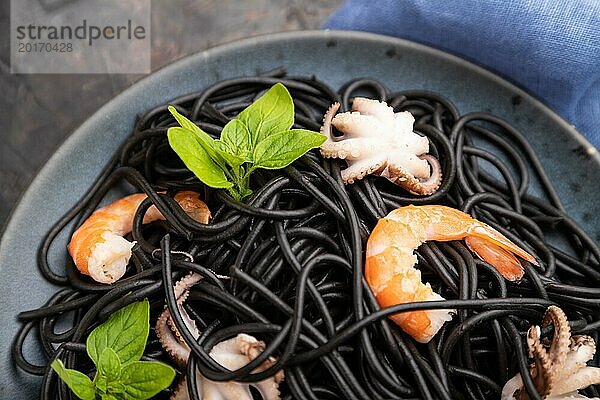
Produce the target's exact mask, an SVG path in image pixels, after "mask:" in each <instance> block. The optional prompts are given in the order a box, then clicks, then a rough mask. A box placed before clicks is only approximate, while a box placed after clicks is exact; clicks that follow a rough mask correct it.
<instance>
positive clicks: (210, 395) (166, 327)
mask: <svg viewBox="0 0 600 400" xmlns="http://www.w3.org/2000/svg"><path fill="white" fill-rule="evenodd" d="M201 279H202V277H201V276H200V275H199V274H197V273H192V274H190V275H187V276H185V277H183V278H182V279H181V280H180V281H179V282H177V283H176V284H175V288H174V291H175V298H176V299H177V307H178V309H179V312H180V313H181V316H182V317H183V320H184V322H185V325H186V327H187V328H188V329H189V331H190V332H191V333H192V335H193V336H194V337H195V338H198V337H199V336H200V332H199V330H198V328H197V326H196V323H195V322H194V320H193V319H192V318H190V316H189V315H188V314H187V312H186V311H185V309H184V308H183V303H184V302H185V301H186V299H187V297H188V295H189V289H190V288H191V287H192V286H193V285H195V284H196V283H198V282H199V281H200V280H201ZM155 331H156V336H158V339H159V340H160V343H161V345H162V346H163V348H164V349H165V350H166V351H167V353H168V354H169V356H171V358H172V359H173V360H174V361H175V362H176V363H177V364H178V365H180V366H181V367H185V365H186V364H187V361H188V358H189V355H190V348H189V347H188V346H187V345H186V344H185V342H184V340H183V338H182V337H181V335H180V333H179V331H178V330H177V328H176V327H175V323H174V322H173V319H172V317H171V313H170V311H169V309H168V308H165V310H164V311H163V312H162V314H161V315H160V316H159V317H158V321H157V322H156V328H155ZM264 349H265V343H264V342H262V341H259V340H257V339H256V338H254V337H253V336H250V335H246V334H239V335H237V336H236V337H234V338H232V339H229V340H225V341H222V342H220V343H217V344H216V345H215V346H214V347H213V348H212V350H211V351H210V352H209V354H210V356H211V357H212V358H213V359H214V360H215V361H216V362H218V363H219V364H221V365H222V366H223V367H225V368H228V369H230V370H235V369H239V368H241V367H243V366H244V365H246V364H248V363H249V362H251V361H252V360H254V359H255V358H256V357H258V356H259V355H260V354H261V353H262V352H263V351H264ZM275 361H276V360H275V359H274V358H273V357H269V358H268V359H267V360H265V362H264V363H263V364H262V365H261V366H260V367H259V368H257V370H256V372H258V371H262V370H265V369H266V368H268V367H270V366H271V365H272V364H273V363H274V362H275ZM196 374H197V382H198V390H199V392H200V393H199V397H200V398H201V399H204V400H221V399H238V400H252V399H253V397H252V393H251V392H250V386H254V387H255V388H256V389H257V390H258V391H259V392H260V394H261V395H262V398H263V399H264V400H279V399H280V393H279V383H280V382H281V381H282V380H283V371H279V372H278V373H277V374H275V375H274V376H272V377H271V378H269V379H266V380H264V381H260V382H253V383H238V382H233V381H232V382H214V381H210V380H208V379H206V378H205V377H204V376H202V375H201V374H200V373H199V372H197V371H196ZM188 394H189V393H188V387H187V379H186V378H185V377H184V378H183V379H182V380H181V382H180V383H179V384H178V385H177V388H176V389H175V391H174V392H173V395H172V396H171V400H188V399H189V395H188Z"/></svg>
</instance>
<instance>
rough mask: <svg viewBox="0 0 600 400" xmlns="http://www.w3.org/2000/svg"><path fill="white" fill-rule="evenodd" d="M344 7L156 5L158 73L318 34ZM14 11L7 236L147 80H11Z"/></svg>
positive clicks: (227, 0)
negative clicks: (84, 126)
mask: <svg viewBox="0 0 600 400" xmlns="http://www.w3.org/2000/svg"><path fill="white" fill-rule="evenodd" d="M40 1H44V2H46V3H47V2H48V1H49V0H40ZM74 1H81V0H74ZM53 3H56V4H58V3H59V2H58V1H54V0H53ZM341 3H342V0H293V1H285V0H244V1H240V0H196V1H193V0H152V32H151V35H152V36H151V37H152V55H151V57H152V70H153V71H154V70H156V69H158V68H160V67H162V66H164V65H165V64H168V63H170V62H172V61H174V60H177V59H179V58H181V57H184V56H185V55H188V54H191V53H194V52H197V51H200V50H204V49H207V48H209V47H213V46H216V45H218V44H221V43H226V42H230V41H233V40H237V39H241V38H246V37H250V36H256V35H261V34H267V33H273V32H283V31H294V30H305V29H318V28H319V27H320V26H321V24H322V23H323V21H324V20H325V19H326V18H327V16H328V15H329V14H331V13H332V12H333V10H334V9H335V8H337V7H338V6H339V5H340V4H341ZM69 4H72V1H71V2H67V3H64V5H62V7H69ZM9 5H10V2H9V0H1V1H0V29H1V30H0V32H2V33H1V34H0V231H1V230H2V229H1V228H2V226H3V225H4V224H5V223H6V221H7V218H8V216H9V214H10V210H11V209H12V208H13V207H14V206H15V204H16V202H17V200H18V199H19V197H20V195H21V193H22V192H23V191H24V190H25V189H26V188H27V185H28V183H29V182H30V181H31V179H33V178H34V177H35V174H36V172H37V171H38V170H39V169H40V168H41V167H42V166H43V164H44V163H45V161H46V160H47V159H48V158H49V157H50V155H52V153H53V152H54V151H55V150H56V149H57V148H58V146H60V144H61V143H62V141H63V140H64V139H65V138H66V137H67V136H68V135H69V134H71V133H72V132H73V130H74V129H76V128H77V127H78V126H79V125H80V124H81V123H82V122H83V121H85V120H86V119H87V118H88V117H89V116H90V115H91V114H93V113H94V111H96V110H97V109H98V108H99V107H100V106H101V105H103V104H104V103H106V102H107V101H108V100H110V99H111V98H112V97H114V96H115V95H117V94H118V93H120V92H121V91H123V90H124V89H125V88H127V87H128V86H130V85H131V84H132V83H134V82H135V81H137V80H139V79H141V78H143V77H144V76H143V75H120V74H117V75H101V74H93V75H83V74H78V75H75V74H73V75H71V74H69V75H48V74H36V75H14V74H11V73H10V53H9V52H10V35H9V28H10V26H9V25H10V8H9V7H10V6H9ZM40 204H43V199H40Z"/></svg>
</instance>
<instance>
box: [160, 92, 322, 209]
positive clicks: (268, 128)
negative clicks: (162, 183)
mask: <svg viewBox="0 0 600 400" xmlns="http://www.w3.org/2000/svg"><path fill="white" fill-rule="evenodd" d="M169 111H170V112H171V114H172V115H173V117H175V119H176V120H177V122H178V123H179V125H180V126H179V127H172V128H169V130H168V132H167V135H168V138H169V144H170V145H171V148H172V149H173V150H174V151H175V153H177V155H178V156H179V158H181V160H182V161H183V163H184V164H185V165H186V167H187V168H188V169H189V170H190V171H192V172H193V173H194V174H195V175H196V176H197V177H198V179H200V180H201V181H202V182H204V183H205V184H206V185H208V186H210V187H213V188H218V189H227V190H228V191H229V193H231V195H232V196H233V197H234V198H235V199H237V200H238V201H241V200H242V199H244V198H245V197H246V196H248V195H250V194H251V193H252V190H250V174H251V173H252V172H253V171H254V170H256V169H257V168H264V169H280V168H284V167H287V166H288V165H290V164H291V163H292V162H294V161H295V160H297V159H298V158H300V157H301V156H302V155H303V154H305V153H306V152H307V151H309V150H310V149H314V148H316V147H319V146H320V145H321V144H323V142H325V136H323V135H321V134H320V133H318V132H313V131H309V130H306V129H291V128H292V125H293V124H294V102H293V101H292V96H290V93H289V92H288V90H287V89H286V88H285V86H283V85H282V84H281V83H277V84H275V85H273V87H271V88H270V89H269V90H268V91H267V92H266V93H265V94H264V95H262V96H261V97H260V98H259V99H258V100H256V101H255V102H254V103H252V104H251V105H250V106H248V107H247V108H246V109H244V110H243V111H242V112H240V113H239V114H238V115H237V117H236V118H234V119H232V120H231V121H229V122H228V123H227V125H225V127H224V128H223V130H222V132H221V137H220V138H219V139H213V138H212V137H210V136H209V135H208V134H207V133H206V132H204V131H203V130H202V129H200V127H199V126H197V125H196V124H195V123H193V122H192V121H190V120H189V119H187V118H186V117H184V116H183V115H181V114H180V113H179V112H177V110H176V109H175V108H174V107H172V106H170V107H169Z"/></svg>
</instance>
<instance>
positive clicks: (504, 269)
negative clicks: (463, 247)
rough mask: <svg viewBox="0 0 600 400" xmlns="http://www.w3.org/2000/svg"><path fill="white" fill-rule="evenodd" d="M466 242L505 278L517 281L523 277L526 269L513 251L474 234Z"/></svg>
mask: <svg viewBox="0 0 600 400" xmlns="http://www.w3.org/2000/svg"><path fill="white" fill-rule="evenodd" d="M465 243H466V244H467V246H468V247H469V249H471V251H473V252H474V253H475V254H477V256H478V257H479V258H481V259H482V260H483V261H485V262H487V263H488V264H491V265H493V266H494V268H496V269H497V270H498V272H500V274H501V275H502V276H503V277H504V278H505V279H507V280H509V281H511V282H515V281H518V280H519V279H521V278H522V277H523V274H524V273H525V270H524V269H523V266H522V265H521V263H520V262H519V260H518V259H517V257H515V256H514V255H513V254H512V253H511V252H509V251H506V250H504V249H503V248H502V247H500V246H498V245H496V244H494V243H490V242H487V241H486V240H485V239H481V238H478V237H474V236H469V237H467V238H466V239H465Z"/></svg>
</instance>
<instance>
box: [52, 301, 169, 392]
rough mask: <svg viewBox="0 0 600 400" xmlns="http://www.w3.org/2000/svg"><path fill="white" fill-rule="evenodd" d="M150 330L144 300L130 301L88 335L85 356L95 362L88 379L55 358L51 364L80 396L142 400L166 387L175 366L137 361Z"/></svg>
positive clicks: (147, 311) (148, 314)
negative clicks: (94, 372)
mask: <svg viewBox="0 0 600 400" xmlns="http://www.w3.org/2000/svg"><path fill="white" fill-rule="evenodd" d="M149 330H150V305H149V304H148V300H144V301H140V302H136V303H132V304H130V305H128V306H126V307H124V308H122V309H120V310H118V311H116V312H115V313H113V314H112V315H111V316H110V317H109V318H108V320H107V321H106V322H104V323H103V324H101V325H99V326H98V327H96V328H95V329H94V330H93V331H92V332H91V333H90V335H89V336H88V338H87V342H86V346H87V353H88V356H89V357H90V358H91V359H92V361H93V362H94V364H95V365H96V375H95V377H94V379H93V380H91V379H90V378H89V377H88V376H87V375H85V374H83V373H81V372H79V371H76V370H74V369H67V368H65V366H64V364H63V363H62V361H61V360H59V359H56V360H54V361H53V362H52V364H51V367H52V369H54V371H56V373H57V374H58V376H59V377H60V378H61V379H62V380H63V381H64V382H65V383H66V384H67V386H69V388H70V389H71V390H72V391H73V393H74V394H75V395H76V396H77V397H79V398H80V399H83V400H95V399H102V400H144V399H149V398H150V397H152V396H154V395H156V394H157V393H158V392H160V391H161V390H163V389H165V388H166V387H168V386H169V385H170V384H171V382H173V378H175V370H174V369H173V368H171V367H170V366H168V365H167V364H164V363H161V362H156V361H139V360H140V358H141V357H142V354H143V353H144V348H145V347H146V341H147V340H148V333H149Z"/></svg>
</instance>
